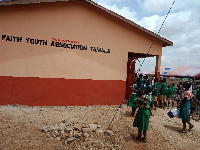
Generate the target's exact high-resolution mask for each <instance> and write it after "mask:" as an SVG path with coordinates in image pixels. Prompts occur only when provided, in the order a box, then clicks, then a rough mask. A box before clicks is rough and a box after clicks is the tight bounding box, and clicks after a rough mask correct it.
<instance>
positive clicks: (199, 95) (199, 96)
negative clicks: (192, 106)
mask: <svg viewBox="0 0 200 150" xmlns="http://www.w3.org/2000/svg"><path fill="white" fill-rule="evenodd" d="M196 99H197V100H198V101H200V90H197V91H196Z"/></svg>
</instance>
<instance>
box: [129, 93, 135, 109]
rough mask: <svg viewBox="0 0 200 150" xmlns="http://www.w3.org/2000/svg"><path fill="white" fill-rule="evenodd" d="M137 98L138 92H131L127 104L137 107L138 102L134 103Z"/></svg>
mask: <svg viewBox="0 0 200 150" xmlns="http://www.w3.org/2000/svg"><path fill="white" fill-rule="evenodd" d="M136 98H137V94H131V96H130V98H129V99H128V102H127V106H129V107H137V104H134V102H135V99H136Z"/></svg>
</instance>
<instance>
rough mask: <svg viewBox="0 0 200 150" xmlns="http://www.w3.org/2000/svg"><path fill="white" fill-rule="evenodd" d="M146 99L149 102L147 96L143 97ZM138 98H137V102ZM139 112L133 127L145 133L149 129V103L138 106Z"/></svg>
mask: <svg viewBox="0 0 200 150" xmlns="http://www.w3.org/2000/svg"><path fill="white" fill-rule="evenodd" d="M144 96H145V97H147V99H148V101H149V102H150V98H149V96H147V95H144ZM138 99H140V98H137V99H136V100H138ZM138 107H139V110H138V111H137V114H136V117H135V119H134V122H133V127H137V128H139V129H140V130H144V131H147V130H148V127H149V118H150V111H149V107H150V105H149V103H148V104H146V105H138Z"/></svg>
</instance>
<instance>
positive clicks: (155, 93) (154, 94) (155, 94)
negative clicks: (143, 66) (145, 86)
mask: <svg viewBox="0 0 200 150" xmlns="http://www.w3.org/2000/svg"><path fill="white" fill-rule="evenodd" d="M154 87H155V89H156V90H154V91H153V93H152V96H158V88H159V87H158V82H155V83H154Z"/></svg>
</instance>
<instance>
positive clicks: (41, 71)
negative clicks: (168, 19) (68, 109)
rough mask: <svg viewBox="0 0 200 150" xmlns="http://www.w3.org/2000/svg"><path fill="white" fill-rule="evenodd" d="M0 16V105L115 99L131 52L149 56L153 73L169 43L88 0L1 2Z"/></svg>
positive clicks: (124, 88)
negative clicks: (153, 64)
mask: <svg viewBox="0 0 200 150" xmlns="http://www.w3.org/2000/svg"><path fill="white" fill-rule="evenodd" d="M0 18H1V22H0V37H1V39H0V105H6V104H20V105H33V106H55V105H56V106H64V105H72V106H73V105H118V104H120V102H121V101H122V100H123V98H124V97H125V96H126V97H128V95H130V92H131V91H130V86H131V85H132V84H133V77H134V74H135V72H134V71H135V59H136V58H145V57H154V56H156V64H155V66H156V69H155V75H156V77H159V76H160V65H161V56H162V47H166V46H172V45H173V42H171V41H169V40H167V39H166V38H163V37H161V36H159V35H156V34H155V33H154V32H151V31H149V30H147V29H145V28H143V27H141V26H139V25H137V24H136V23H134V22H132V21H130V20H128V19H126V18H124V17H122V16H120V15H118V14H117V13H115V12H112V11H110V10H108V9H106V8H104V7H102V6H100V5H98V4H96V3H95V2H93V1H91V0H15V1H7V2H0ZM153 41H155V42H154V44H153V46H152V47H151V49H150V51H149V47H150V46H151V44H152V42H153ZM148 51H149V52H148Z"/></svg>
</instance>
